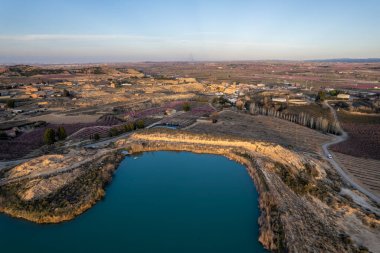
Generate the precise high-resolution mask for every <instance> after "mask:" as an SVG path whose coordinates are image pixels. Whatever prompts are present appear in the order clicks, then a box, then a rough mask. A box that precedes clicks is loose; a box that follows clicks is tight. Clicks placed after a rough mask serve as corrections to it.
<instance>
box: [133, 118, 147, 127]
mask: <svg viewBox="0 0 380 253" xmlns="http://www.w3.org/2000/svg"><path fill="white" fill-rule="evenodd" d="M135 126H136V129H141V128H144V127H145V123H144V121H143V120H142V119H140V120H138V121H136V123H135Z"/></svg>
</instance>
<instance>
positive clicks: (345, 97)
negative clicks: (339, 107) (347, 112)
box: [337, 94, 350, 100]
mask: <svg viewBox="0 0 380 253" xmlns="http://www.w3.org/2000/svg"><path fill="white" fill-rule="evenodd" d="M337 98H338V99H347V100H348V99H350V95H349V94H338V96H337Z"/></svg>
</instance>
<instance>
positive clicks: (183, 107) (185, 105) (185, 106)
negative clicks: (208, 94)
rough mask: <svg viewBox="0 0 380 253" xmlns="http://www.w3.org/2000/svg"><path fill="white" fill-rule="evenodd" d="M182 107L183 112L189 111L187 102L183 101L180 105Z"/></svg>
mask: <svg viewBox="0 0 380 253" xmlns="http://www.w3.org/2000/svg"><path fill="white" fill-rule="evenodd" d="M182 109H183V110H184V111H185V112H188V111H190V109H191V107H190V104H189V103H184V104H183V106H182Z"/></svg>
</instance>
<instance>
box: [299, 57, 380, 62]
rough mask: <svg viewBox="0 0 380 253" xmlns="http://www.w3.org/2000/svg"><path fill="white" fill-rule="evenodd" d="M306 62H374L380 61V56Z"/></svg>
mask: <svg viewBox="0 0 380 253" xmlns="http://www.w3.org/2000/svg"><path fill="white" fill-rule="evenodd" d="M306 62H347V63H374V62H380V58H367V59H354V58H339V59H321V60H307V61H306Z"/></svg>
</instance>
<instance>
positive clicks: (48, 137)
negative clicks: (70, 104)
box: [44, 128, 55, 145]
mask: <svg viewBox="0 0 380 253" xmlns="http://www.w3.org/2000/svg"><path fill="white" fill-rule="evenodd" d="M44 142H45V144H47V145H51V144H53V143H54V142H55V131H54V129H53V128H47V129H46V130H45V132H44Z"/></svg>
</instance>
